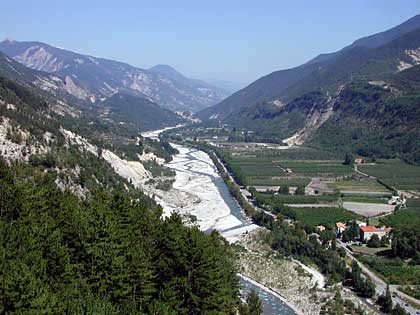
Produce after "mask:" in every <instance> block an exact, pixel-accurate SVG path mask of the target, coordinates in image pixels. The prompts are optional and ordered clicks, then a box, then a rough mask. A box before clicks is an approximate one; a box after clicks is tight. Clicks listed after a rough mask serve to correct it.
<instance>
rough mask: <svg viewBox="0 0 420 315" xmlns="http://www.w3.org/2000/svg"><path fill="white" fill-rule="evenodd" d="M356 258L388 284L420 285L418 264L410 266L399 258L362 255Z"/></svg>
mask: <svg viewBox="0 0 420 315" xmlns="http://www.w3.org/2000/svg"><path fill="white" fill-rule="evenodd" d="M357 258H358V259H359V260H360V261H361V262H363V263H364V264H366V265H367V266H368V267H370V268H372V269H373V270H374V271H376V273H377V274H379V275H380V276H381V277H382V278H383V279H385V280H386V281H387V282H389V283H390V284H405V285H420V265H416V266H410V265H408V264H407V263H406V262H404V261H402V260H401V259H399V258H378V257H374V256H362V255H360V256H359V255H358V256H357Z"/></svg>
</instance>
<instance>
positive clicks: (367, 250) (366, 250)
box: [351, 245, 391, 255]
mask: <svg viewBox="0 0 420 315" xmlns="http://www.w3.org/2000/svg"><path fill="white" fill-rule="evenodd" d="M351 248H352V249H353V251H354V252H355V253H360V254H367V255H376V254H377V253H379V252H382V251H384V250H389V249H390V248H391V247H379V248H373V247H367V246H359V245H352V246H351Z"/></svg>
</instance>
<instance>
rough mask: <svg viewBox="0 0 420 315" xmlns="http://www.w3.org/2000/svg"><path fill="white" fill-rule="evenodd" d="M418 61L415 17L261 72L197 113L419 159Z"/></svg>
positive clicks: (316, 141) (263, 136) (315, 141)
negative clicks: (325, 53) (326, 52)
mask: <svg viewBox="0 0 420 315" xmlns="http://www.w3.org/2000/svg"><path fill="white" fill-rule="evenodd" d="M416 26H417V28H416ZM413 28H415V29H414V30H413ZM378 45H379V46H378ZM317 58H318V57H317ZM418 65H420V18H419V16H416V17H414V18H413V19H410V20H409V21H408V22H406V23H403V24H401V25H400V26H398V27H396V28H393V29H391V30H390V31H386V32H383V33H380V34H378V35H373V36H370V37H367V38H364V39H361V40H358V41H355V42H354V43H353V44H352V45H350V46H348V47H346V48H344V49H342V50H341V51H339V52H337V53H334V54H330V55H329V56H328V58H325V56H324V57H323V58H318V59H317V60H315V61H312V62H309V63H306V64H304V65H301V66H299V67H296V68H293V69H288V70H282V71H277V72H274V73H272V74H269V75H268V76H265V77H263V78H260V79H258V80H257V81H255V82H254V83H252V84H250V85H249V86H248V87H246V88H245V89H243V90H241V91H238V92H237V93H235V94H233V95H232V96H230V97H228V98H227V99H225V100H224V101H222V102H221V103H219V104H217V105H215V106H213V107H210V108H207V109H204V110H203V111H201V112H199V113H197V116H198V117H200V118H201V119H202V120H203V121H204V123H207V124H215V123H222V124H227V125H231V126H235V127H241V128H245V129H250V130H253V131H255V134H256V135H258V136H259V137H260V138H259V139H260V140H263V141H275V142H285V143H288V144H295V145H296V144H297V145H300V144H305V145H310V146H317V147H321V148H324V149H325V148H327V149H332V150H338V151H342V152H355V153H357V154H360V155H366V156H376V157H392V156H402V157H404V158H405V159H406V160H408V161H411V162H416V163H420V160H419V159H418V156H419V153H420V149H419V147H420V141H419V140H418V139H420V134H419V131H418V126H419V125H420V121H419V116H418V113H417V112H418V104H419V103H420V100H419V98H418V88H419V86H418V82H417V80H418V74H419V66H418Z"/></svg>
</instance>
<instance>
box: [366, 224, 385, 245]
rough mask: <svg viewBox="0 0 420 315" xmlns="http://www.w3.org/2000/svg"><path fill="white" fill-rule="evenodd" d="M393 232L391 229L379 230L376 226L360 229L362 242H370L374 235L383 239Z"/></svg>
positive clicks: (383, 228) (382, 228)
mask: <svg viewBox="0 0 420 315" xmlns="http://www.w3.org/2000/svg"><path fill="white" fill-rule="evenodd" d="M391 231H392V228H391V227H381V228H377V227H375V226H371V225H367V226H361V227H360V241H362V242H363V241H369V240H370V238H371V237H372V236H373V235H375V234H376V235H378V237H379V238H380V239H381V238H382V237H384V236H385V235H388V234H389V233H390V232H391Z"/></svg>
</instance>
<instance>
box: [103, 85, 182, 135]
mask: <svg viewBox="0 0 420 315" xmlns="http://www.w3.org/2000/svg"><path fill="white" fill-rule="evenodd" d="M100 107H101V109H100V110H101V111H102V115H103V116H104V117H106V118H108V119H112V120H114V121H115V122H116V123H120V124H131V125H133V127H134V128H136V129H137V130H140V131H147V130H157V129H163V128H164V127H171V126H175V125H177V124H179V123H181V122H183V119H182V118H181V117H180V116H178V115H177V114H175V113H174V112H172V111H170V110H168V109H165V108H162V107H160V106H159V105H157V104H156V103H154V102H152V101H150V100H148V99H146V98H143V97H139V96H134V95H129V94H124V93H117V94H114V95H113V96H111V97H110V98H108V99H106V100H105V101H103V102H102V103H101V104H100Z"/></svg>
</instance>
